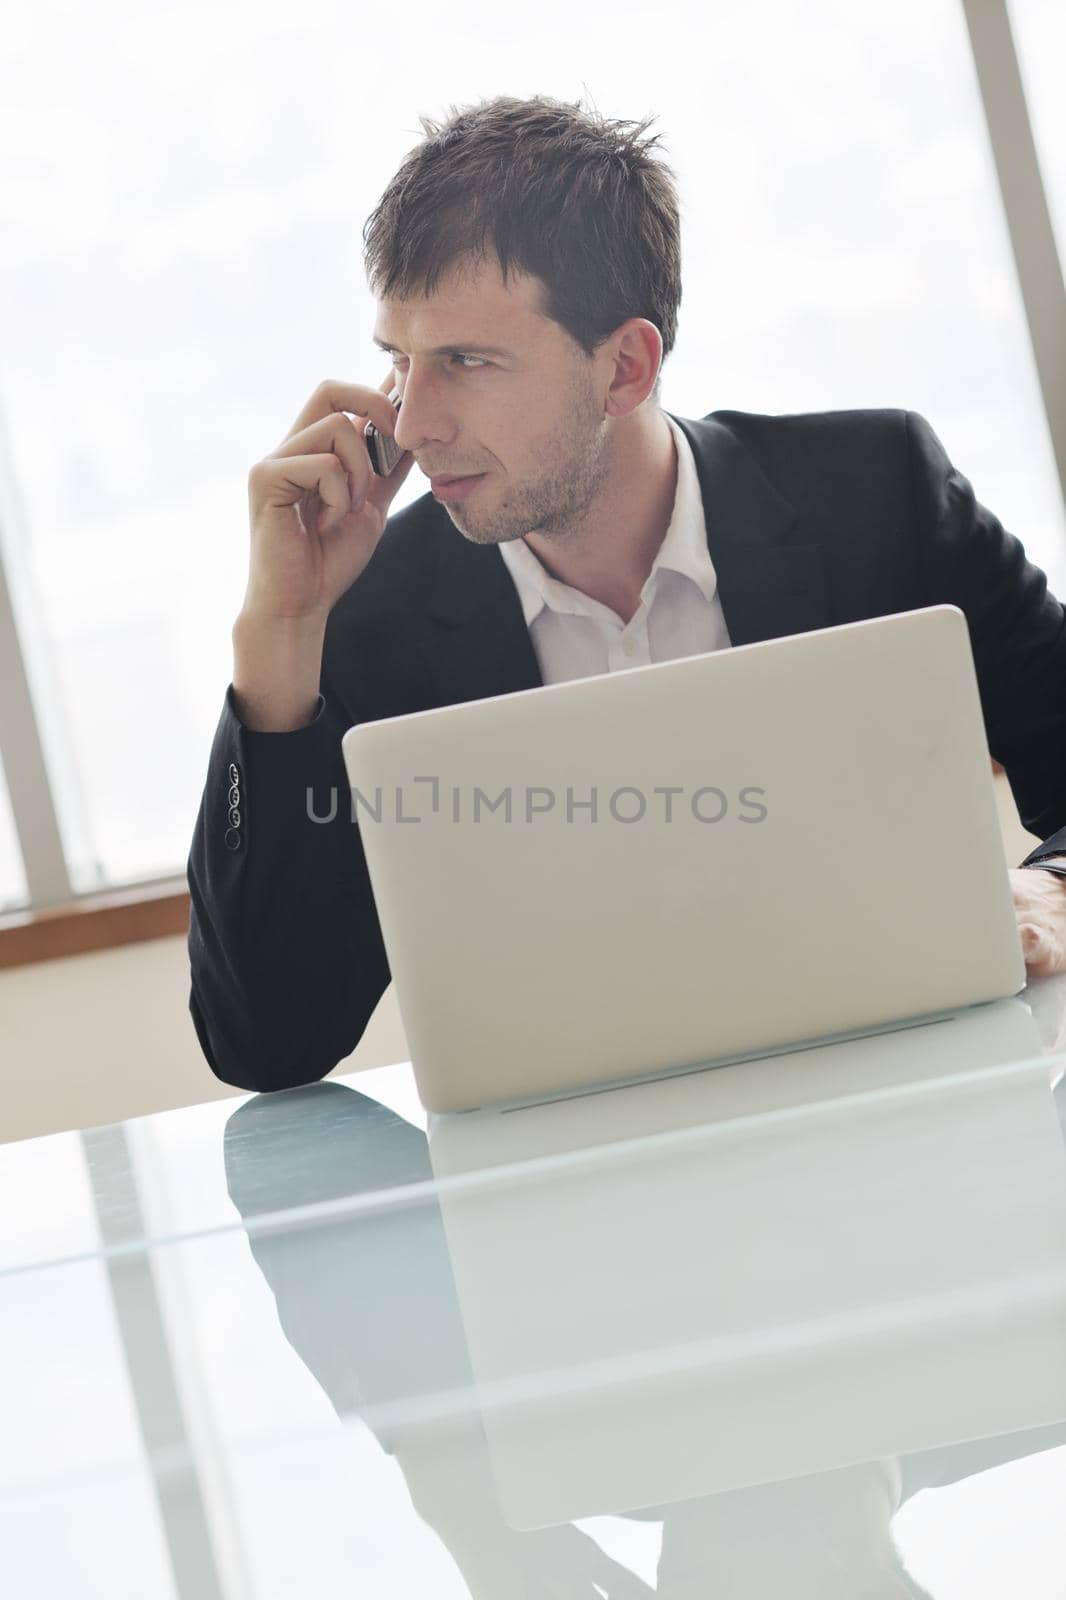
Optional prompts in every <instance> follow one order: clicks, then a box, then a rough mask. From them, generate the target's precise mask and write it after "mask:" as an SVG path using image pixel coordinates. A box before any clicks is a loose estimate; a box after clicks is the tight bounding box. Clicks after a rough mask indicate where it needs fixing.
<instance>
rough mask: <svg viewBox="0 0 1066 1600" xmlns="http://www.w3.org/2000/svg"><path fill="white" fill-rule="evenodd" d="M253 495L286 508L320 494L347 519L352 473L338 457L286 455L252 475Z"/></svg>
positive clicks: (262, 464)
mask: <svg viewBox="0 0 1066 1600" xmlns="http://www.w3.org/2000/svg"><path fill="white" fill-rule="evenodd" d="M249 485H250V487H251V491H252V495H253V497H254V498H255V499H258V500H259V501H260V503H261V504H265V505H270V506H275V507H283V506H293V505H296V504H297V503H298V502H299V501H304V502H305V504H306V502H307V501H308V500H309V499H310V497H311V496H312V495H314V494H317V495H318V497H319V499H320V500H321V502H322V504H323V505H324V506H327V507H328V508H329V510H330V511H331V512H333V513H335V514H338V515H340V516H346V515H347V513H348V510H349V507H350V505H351V499H352V497H351V494H350V492H349V480H348V474H347V472H346V470H345V468H344V465H343V463H342V462H341V461H340V460H339V459H338V457H337V456H335V455H304V456H285V457H284V459H274V460H272V461H260V462H258V463H257V464H256V466H254V467H253V468H252V470H251V472H250V474H249Z"/></svg>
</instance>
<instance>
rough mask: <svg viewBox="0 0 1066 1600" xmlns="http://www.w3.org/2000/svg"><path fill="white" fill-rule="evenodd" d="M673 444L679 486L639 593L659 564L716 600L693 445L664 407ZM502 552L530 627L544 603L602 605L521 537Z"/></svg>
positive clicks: (570, 608) (580, 607)
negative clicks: (555, 573) (554, 571)
mask: <svg viewBox="0 0 1066 1600" xmlns="http://www.w3.org/2000/svg"><path fill="white" fill-rule="evenodd" d="M663 415H664V416H665V417H666V420H667V422H668V424H669V426H670V431H671V433H672V434H673V437H674V444H675V446H676V449H677V488H676V491H675V493H674V506H673V510H672V512H671V514H670V521H669V523H668V525H667V529H666V533H665V535H664V536H663V542H662V544H661V545H660V546H659V549H658V553H657V554H656V557H655V560H654V561H653V563H652V569H651V572H650V573H649V574H648V578H647V582H646V583H645V585H644V589H643V594H644V596H645V598H648V599H650V597H651V595H652V593H653V592H654V589H655V586H656V584H657V583H658V576H657V575H658V572H659V569H660V568H666V569H668V570H669V571H671V572H677V573H680V574H681V576H682V577H684V578H688V579H689V580H690V581H691V582H692V583H694V584H695V585H696V587H697V589H699V591H700V593H701V594H702V595H703V598H704V599H705V600H707V601H708V602H709V601H711V600H713V599H714V596H715V593H716V592H717V589H718V579H717V576H716V574H715V570H714V564H713V563H712V561H711V557H710V552H709V551H708V549H707V524H706V519H705V517H704V510H703V496H702V494H701V493H700V484H699V478H698V477H697V475H696V462H695V458H694V457H693V454H692V446H691V445H690V444H689V442H688V440H687V439H686V437H685V435H684V434H683V433H682V431H681V429H680V428H679V427H678V425H677V423H676V422H675V421H674V419H673V417H671V416H670V415H669V414H668V413H667V412H664V413H663ZM499 548H500V554H501V556H502V557H503V559H504V562H505V564H506V566H507V569H508V571H509V572H510V574H511V577H512V579H513V580H514V585H515V588H516V589H517V590H518V597H519V600H520V601H521V603H522V615H523V617H524V618H525V624H526V627H527V628H528V627H529V626H530V625H531V624H532V623H533V622H534V621H535V620H536V618H537V617H538V616H539V615H540V613H541V612H542V611H543V610H544V608H545V607H547V608H548V609H549V610H550V611H557V612H565V613H569V614H571V615H575V616H586V617H587V616H591V615H593V614H595V613H597V612H602V611H603V610H604V609H605V608H604V607H603V606H601V605H600V603H599V602H598V601H596V600H591V599H590V598H589V597H588V595H585V594H582V593H581V591H580V590H579V589H575V588H573V587H572V586H571V585H570V584H568V583H561V582H560V581H559V579H558V578H553V577H552V576H551V574H550V573H549V572H548V571H547V569H546V568H545V567H544V566H543V565H542V564H541V562H540V561H539V560H538V558H537V557H536V556H535V555H534V553H533V551H532V550H531V549H530V548H529V546H528V544H526V541H525V540H524V539H509V540H507V541H506V542H505V543H504V544H501V545H500V547H499Z"/></svg>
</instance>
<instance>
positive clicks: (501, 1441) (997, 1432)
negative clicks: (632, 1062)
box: [0, 979, 1066, 1600]
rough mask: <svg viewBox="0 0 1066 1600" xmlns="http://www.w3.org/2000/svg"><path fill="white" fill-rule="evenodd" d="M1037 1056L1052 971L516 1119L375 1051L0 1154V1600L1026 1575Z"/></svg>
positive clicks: (1038, 1316)
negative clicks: (454, 1104)
mask: <svg viewBox="0 0 1066 1600" xmlns="http://www.w3.org/2000/svg"><path fill="white" fill-rule="evenodd" d="M1064 1067H1066V980H1063V979H1053V980H1045V981H1044V982H1042V983H1038V984H1033V985H1031V986H1030V987H1029V988H1028V989H1027V990H1026V991H1024V993H1023V994H1022V995H1021V996H1020V997H1017V998H1015V999H1012V1000H1007V1001H1001V1002H996V1003H994V1004H992V1005H988V1006H982V1007H977V1008H975V1009H974V1010H972V1011H971V1012H969V1013H967V1014H966V1015H965V1016H962V1017H958V1018H955V1019H953V1020H951V1021H947V1022H942V1023H935V1024H931V1025H926V1026H923V1027H916V1028H911V1029H904V1030H901V1031H898V1032H895V1033H892V1034H886V1035H881V1036H876V1037H872V1038H868V1039H864V1040H860V1041H853V1042H850V1043H846V1044H838V1045H834V1046H822V1047H818V1048H812V1049H806V1050H800V1051H795V1052H792V1053H790V1054H788V1055H784V1056H778V1057H773V1058H769V1059H765V1060H761V1061H757V1062H747V1063H743V1064H740V1065H736V1066H732V1067H720V1068H717V1069H713V1070H703V1071H695V1072H689V1073H685V1074H682V1075H679V1076H676V1077H673V1078H668V1079H662V1080H659V1081H656V1082H651V1083H642V1084H639V1085H633V1086H630V1087H627V1088H619V1089H613V1090H610V1091H601V1092H595V1093H585V1094H582V1095H580V1096H575V1097H573V1098H570V1099H563V1100H558V1101H554V1102H552V1103H550V1104H545V1105H539V1106H535V1107H528V1108H526V1109H523V1110H508V1111H505V1112H501V1111H496V1112H493V1111H485V1112H478V1113H470V1114H467V1115H464V1116H453V1117H436V1118H429V1119H427V1118H426V1115H425V1113H424V1112H422V1110H421V1107H420V1106H419V1104H418V1101H417V1097H416V1095H415V1092H414V1086H413V1081H412V1078H411V1074H410V1068H409V1067H408V1066H407V1065H399V1066H394V1067H387V1068H382V1069H379V1070H376V1071H372V1072H362V1073H357V1074H351V1075H349V1076H348V1077H344V1078H337V1079H331V1080H329V1081H327V1082H324V1083H321V1084H315V1085H313V1086H310V1087H308V1088H305V1089H297V1090H290V1091H287V1092H285V1093H282V1094H276V1095H271V1096H248V1095H243V1096H236V1097H234V1099H232V1100H229V1101H221V1102H213V1103H211V1104H209V1105H205V1106H199V1107H192V1108H190V1109H188V1110H183V1111H176V1112H169V1113H166V1114H164V1115H161V1116H155V1117H147V1118H141V1119H138V1120H137V1121H133V1122H129V1123H124V1124H121V1125H118V1126H115V1127H110V1128H99V1129H92V1130H88V1131H86V1132H84V1133H78V1134H63V1135H58V1136H55V1137H53V1138H48V1139H38V1140H32V1141H28V1142H26V1143H24V1144H16V1145H8V1146H2V1147H0V1202H2V1203H0V1355H2V1360H0V1551H2V1552H3V1563H2V1568H0V1570H2V1572H3V1580H2V1582H3V1591H4V1593H5V1595H12V1596H16V1597H18V1600H22V1597H23V1596H31V1595H32V1596H33V1597H34V1600H53V1597H54V1600H83V1597H84V1600H89V1597H93V1600H95V1597H96V1596H101V1597H103V1596H105V1595H106V1596H107V1597H108V1600H123V1597H126V1596H129V1597H130V1600H133V1597H136V1600H156V1597H160V1600H179V1597H180V1600H193V1597H195V1600H213V1597H216V1596H217V1597H225V1600H275V1597H277V1600H280V1597H282V1596H285V1597H290V1596H293V1595H296V1594H301V1595H302V1594H312V1595H315V1596H316V1597H325V1596H333V1595H341V1594H344V1595H359V1596H364V1595H365V1596H373V1597H379V1596H380V1597H393V1596H396V1597H400V1596H404V1597H409V1596H412V1595H432V1596H434V1597H436V1596H441V1597H450V1596H466V1595H473V1596H476V1597H478V1600H481V1597H492V1600H511V1597H523V1600H524V1597H526V1596H538V1597H539V1596H544V1597H545V1600H547V1597H552V1600H555V1597H560V1600H562V1597H567V1600H569V1597H577V1596H582V1597H585V1596H587V1597H590V1600H591V1597H594V1596H607V1597H610V1600H615V1597H618V1600H629V1597H634V1596H643V1595H663V1596H671V1597H676V1600H680V1597H695V1596H701V1597H703V1596H714V1597H749V1596H751V1597H755V1596H758V1597H773V1600H783V1597H786V1596H788V1597H794V1596H803V1597H806V1596H810V1597H812V1600H813V1597H815V1596H817V1597H818V1600H831V1597H835V1596H840V1597H842V1600H843V1597H845V1596H847V1597H848V1600H857V1597H863V1600H865V1597H880V1596H885V1597H886V1600H887V1597H890V1596H914V1595H931V1596H934V1597H935V1600H956V1597H957V1600H963V1597H965V1600H983V1597H986V1596H987V1597H989V1600H991V1597H992V1596H995V1597H996V1600H1002V1597H1003V1596H1004V1595H1008V1594H1009V1595H1024V1596H1025V1597H1026V1600H1051V1597H1053V1596H1054V1597H1056V1600H1060V1597H1062V1596H1064V1595H1066V1516H1064V1515H1063V1511H1062V1507H1063V1504H1064V1498H1066V1082H1064V1079H1063V1070H1064ZM427 1123H428V1125H427Z"/></svg>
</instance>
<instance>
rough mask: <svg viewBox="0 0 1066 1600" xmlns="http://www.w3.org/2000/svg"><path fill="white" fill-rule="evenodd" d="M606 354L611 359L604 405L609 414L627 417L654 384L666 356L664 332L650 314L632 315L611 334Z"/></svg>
mask: <svg viewBox="0 0 1066 1600" xmlns="http://www.w3.org/2000/svg"><path fill="white" fill-rule="evenodd" d="M604 354H605V356H607V355H609V357H610V362H611V365H610V367H609V369H608V390H607V395H606V398H605V401H604V409H605V410H606V412H607V415H608V416H609V417H628V416H629V415H630V414H631V413H632V412H634V411H635V410H636V409H637V407H638V406H639V405H643V403H644V401H645V400H646V399H647V398H648V396H649V395H650V394H651V392H652V390H653V389H654V388H655V380H656V379H657V378H658V376H659V369H660V367H661V366H662V360H663V339H662V334H661V333H660V332H659V330H658V328H657V327H656V326H655V324H654V322H649V321H648V319H647V317H630V318H629V320H628V322H623V323H622V325H621V327H619V328H616V329H615V331H614V333H612V334H611V336H610V339H609V340H608V341H607V344H606V346H605V350H604Z"/></svg>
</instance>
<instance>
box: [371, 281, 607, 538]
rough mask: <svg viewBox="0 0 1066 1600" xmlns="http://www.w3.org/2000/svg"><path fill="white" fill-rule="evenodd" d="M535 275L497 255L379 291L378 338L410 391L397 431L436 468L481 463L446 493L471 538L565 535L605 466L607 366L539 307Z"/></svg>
mask: <svg viewBox="0 0 1066 1600" xmlns="http://www.w3.org/2000/svg"><path fill="white" fill-rule="evenodd" d="M542 293H543V291H542V288H541V285H540V283H539V280H537V279H536V278H530V277H526V276H522V277H517V278H516V277H515V276H514V275H512V276H511V277H510V278H509V281H508V284H507V286H506V288H505V287H504V284H503V280H502V277H501V275H500V269H499V263H498V262H497V261H496V260H495V258H494V257H490V258H489V259H488V260H487V261H486V262H484V263H481V264H480V265H479V266H477V267H475V266H473V265H466V266H465V267H460V268H458V269H457V270H455V271H453V272H452V273H450V274H448V275H447V276H446V277H445V278H443V279H442V280H441V283H440V285H439V286H438V289H437V291H436V292H435V293H434V294H433V295H431V296H429V297H426V298H419V299H413V300H383V301H382V302H381V303H380V305H379V307H378V318H377V328H376V330H375V335H374V337H375V341H376V342H377V343H378V344H380V345H382V346H383V347H385V348H387V350H388V353H389V355H390V356H391V357H392V359H393V364H394V367H395V371H396V377H397V381H398V385H399V388H400V392H401V395H402V397H403V409H402V410H401V411H400V414H399V416H398V418H397V426H396V440H397V443H398V444H399V445H400V446H401V447H402V448H403V449H405V450H410V451H411V452H412V453H413V454H414V457H415V460H416V462H417V463H418V465H419V467H420V468H421V470H422V471H423V472H424V473H425V474H426V476H427V477H428V478H431V479H436V478H449V477H462V476H466V475H468V474H482V476H481V477H479V478H478V479H477V481H476V482H475V483H473V484H471V485H469V486H468V488H467V490H466V491H465V492H464V493H463V494H462V496H461V498H456V499H454V500H453V499H448V498H447V497H446V491H445V490H444V488H443V487H442V486H436V485H435V486H434V489H435V492H437V491H438V488H439V492H440V497H441V500H442V502H443V503H444V504H445V506H446V509H447V511H448V515H449V516H450V517H451V519H452V521H453V523H454V524H455V526H456V527H457V528H458V529H459V531H460V533H462V534H464V535H465V537H466V538H467V539H470V540H471V541H473V542H474V543H475V544H501V543H503V542H505V541H506V540H509V539H518V538H521V537H522V535H523V534H526V533H532V532H543V533H544V534H546V535H549V536H551V535H552V534H555V535H557V536H565V534H566V533H567V532H568V531H569V530H570V529H571V528H572V527H574V526H575V525H577V524H579V523H580V521H581V518H582V516H583V514H584V512H585V511H586V510H587V508H588V506H589V505H590V504H591V502H592V501H593V500H594V499H595V497H596V495H597V494H598V492H599V490H600V488H601V486H602V484H603V482H604V479H605V477H606V473H607V460H608V451H607V447H608V432H607V426H606V418H605V415H604V409H603V404H602V396H601V395H600V396H598V392H597V387H596V379H597V376H599V380H600V382H601V384H602V383H603V381H604V380H603V378H602V375H601V374H600V373H599V369H598V368H597V366H596V364H595V362H594V361H590V360H589V358H588V357H587V356H586V355H585V353H584V351H583V350H582V349H581V347H580V346H579V345H578V344H577V343H576V342H575V341H574V340H573V339H572V338H571V337H570V335H569V334H568V333H567V332H566V331H565V330H564V329H563V328H561V327H560V326H559V324H558V323H557V322H553V321H552V320H551V319H550V318H549V317H546V316H544V315H543V314H542V313H541V311H540V309H539V306H540V302H541V296H542Z"/></svg>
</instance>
